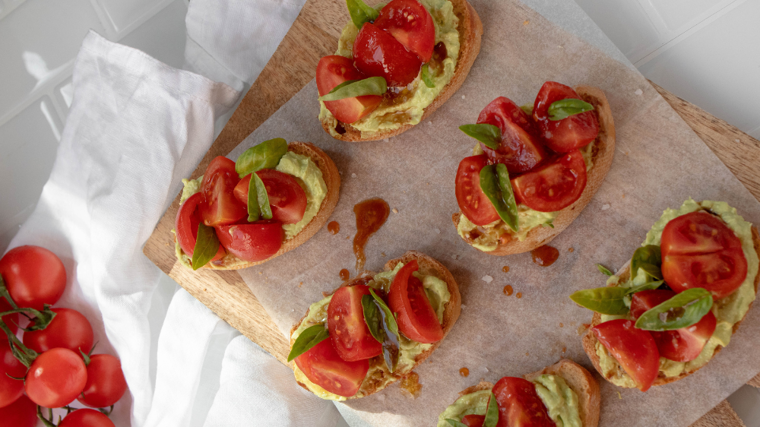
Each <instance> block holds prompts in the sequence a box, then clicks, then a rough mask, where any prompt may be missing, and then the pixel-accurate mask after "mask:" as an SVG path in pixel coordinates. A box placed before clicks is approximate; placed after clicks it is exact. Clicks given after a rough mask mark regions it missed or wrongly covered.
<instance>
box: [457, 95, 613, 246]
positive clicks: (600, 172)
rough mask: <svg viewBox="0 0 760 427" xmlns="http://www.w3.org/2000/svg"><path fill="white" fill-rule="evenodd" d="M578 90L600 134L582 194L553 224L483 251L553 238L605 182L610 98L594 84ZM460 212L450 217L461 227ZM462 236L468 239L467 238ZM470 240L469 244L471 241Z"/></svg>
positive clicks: (609, 143) (610, 134)
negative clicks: (594, 117) (591, 107)
mask: <svg viewBox="0 0 760 427" xmlns="http://www.w3.org/2000/svg"><path fill="white" fill-rule="evenodd" d="M575 91H576V93H578V95H579V96H580V97H581V98H583V100H584V101H586V102H588V103H589V104H591V105H593V106H594V114H596V117H597V120H598V121H599V135H598V136H597V137H596V141H595V143H594V148H593V151H592V153H591V154H592V156H591V158H592V159H593V161H594V166H593V167H592V168H591V170H590V171H588V176H587V181H586V188H585V189H584V190H583V193H582V194H581V197H580V198H579V199H578V200H576V201H575V202H574V203H573V204H572V205H570V206H568V207H566V208H564V209H562V210H561V211H559V213H558V214H557V217H556V218H554V221H553V222H552V224H553V225H554V228H551V227H540V226H539V227H535V228H533V229H532V230H530V231H529V232H528V234H527V236H526V238H525V240H523V241H522V242H521V241H518V240H516V239H512V240H510V241H509V242H506V243H501V242H500V243H499V245H498V246H497V247H496V249H495V250H493V251H481V252H485V253H487V254H489V255H494V256H504V255H512V254H519V253H523V252H528V251H531V250H533V249H535V248H537V247H539V246H543V245H545V244H547V243H549V242H551V241H552V239H554V238H555V237H557V235H559V233H561V232H562V231H563V230H565V229H566V228H567V227H568V226H569V225H570V223H572V222H573V221H574V220H575V218H577V217H578V215H579V214H580V213H581V211H582V210H583V209H584V208H585V207H586V205H587V204H588V203H589V202H590V201H591V199H592V198H593V197H594V194H596V192H597V190H599V187H601V186H602V182H604V178H605V177H606V176H607V172H609V170H610V166H611V165H612V159H613V157H614V154H615V122H614V120H613V119H612V110H610V104H609V102H607V97H606V96H605V95H604V92H602V90H601V89H597V88H595V87H592V86H577V87H576V88H575ZM461 215H462V214H461V212H457V213H455V214H454V215H453V216H452V218H451V219H452V221H453V222H454V226H455V227H459V220H460V218H461ZM460 237H461V236H460ZM463 240H465V242H467V240H466V239H463ZM467 243H468V244H470V242H467ZM476 249H477V248H476ZM478 250H480V249H478Z"/></svg>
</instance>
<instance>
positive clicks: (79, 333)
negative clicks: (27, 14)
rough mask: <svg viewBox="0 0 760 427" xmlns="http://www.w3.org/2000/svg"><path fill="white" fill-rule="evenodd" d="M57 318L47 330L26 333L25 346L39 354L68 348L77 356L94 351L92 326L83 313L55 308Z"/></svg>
mask: <svg viewBox="0 0 760 427" xmlns="http://www.w3.org/2000/svg"><path fill="white" fill-rule="evenodd" d="M53 312H54V313H55V317H54V318H53V321H52V322H50V324H49V325H48V327H47V328H45V329H43V330H41V331H29V332H25V333H24V345H25V346H27V347H29V348H30V349H32V350H34V351H36V352H37V353H42V352H45V351H48V350H50V349H52V348H68V349H69V350H71V351H73V352H74V353H76V354H79V351H80V350H81V351H82V352H83V353H84V354H88V353H89V352H90V350H92V341H93V335H92V326H90V322H88V321H87V318H86V317H84V316H83V315H82V313H80V312H78V311H76V310H72V309H70V308H54V309H53Z"/></svg>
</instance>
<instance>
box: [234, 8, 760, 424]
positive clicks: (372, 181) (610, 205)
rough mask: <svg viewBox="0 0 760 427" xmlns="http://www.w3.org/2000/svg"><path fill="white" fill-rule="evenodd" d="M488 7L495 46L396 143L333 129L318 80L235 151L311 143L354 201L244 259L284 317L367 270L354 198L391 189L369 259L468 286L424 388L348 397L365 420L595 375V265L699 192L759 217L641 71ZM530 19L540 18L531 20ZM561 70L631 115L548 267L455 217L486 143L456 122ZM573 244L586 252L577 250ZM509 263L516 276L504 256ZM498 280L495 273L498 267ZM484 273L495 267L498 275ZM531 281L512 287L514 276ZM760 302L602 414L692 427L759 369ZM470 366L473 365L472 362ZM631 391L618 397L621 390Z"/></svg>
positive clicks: (621, 252)
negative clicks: (685, 367) (720, 339)
mask: <svg viewBox="0 0 760 427" xmlns="http://www.w3.org/2000/svg"><path fill="white" fill-rule="evenodd" d="M471 3H472V5H473V6H474V7H475V9H476V10H477V11H478V13H479V15H480V17H481V19H482V20H483V27H484V35H483V40H482V48H481V52H480V55H479V57H478V59H477V61H476V62H475V64H474V66H473V68H472V71H471V72H470V76H469V78H468V79H467V80H466V81H465V83H464V85H463V86H462V88H461V89H460V90H459V92H457V93H456V94H455V95H454V97H452V99H451V100H449V101H448V102H447V103H446V104H444V105H443V106H442V107H441V108H440V109H439V110H438V111H437V112H436V113H435V114H433V115H432V116H431V118H430V119H429V120H427V121H426V122H423V123H421V124H419V125H418V126H416V127H415V128H413V129H412V130H410V131H408V132H406V133H404V134H402V135H400V136H397V137H394V138H392V139H390V140H389V141H385V142H368V143H347V142H340V141H336V140H334V139H332V138H331V137H330V136H329V135H327V134H326V133H325V132H324V131H323V130H322V128H321V126H320V124H319V121H318V119H317V115H318V112H319V105H318V103H317V101H316V99H317V91H316V86H315V84H314V82H311V83H310V84H309V85H307V86H306V87H304V89H303V90H301V91H300V92H299V93H298V94H297V95H296V96H295V97H293V99H291V100H290V101H289V102H288V103H287V104H285V105H284V106H283V107H282V109H280V110H279V111H278V112H277V113H275V114H274V115H273V116H272V117H271V118H270V119H269V120H267V121H266V122H265V123H264V124H263V125H262V126H261V127H259V128H258V129H257V130H256V131H255V132H254V133H253V134H251V135H250V136H249V137H248V138H246V140H245V141H244V142H243V143H241V145H240V146H239V147H238V148H236V149H235V150H234V151H233V152H232V153H230V155H229V157H230V158H232V159H235V158H237V156H238V155H239V154H240V153H242V151H243V150H245V149H247V148H248V147H250V146H252V145H255V144H257V143H259V142H261V141H264V140H266V139H270V138H274V137H284V138H286V139H287V140H289V141H295V140H300V141H311V142H313V143H315V144H316V145H317V146H319V147H321V148H322V149H323V150H324V151H326V152H327V153H328V154H329V155H330V156H331V157H332V158H333V160H334V161H335V163H336V164H337V166H338V169H339V170H340V171H341V174H342V179H343V182H342V187H341V196H340V202H339V203H338V206H337V208H336V209H335V213H334V214H333V216H332V217H331V220H334V221H338V222H339V223H340V232H339V233H338V234H337V235H332V234H330V233H329V232H328V231H327V230H326V228H325V229H322V230H321V231H319V232H318V233H317V234H316V235H315V236H314V237H313V238H312V239H311V240H309V241H308V242H306V243H305V244H303V245H302V246H301V247H299V248H297V249H296V250H294V251H291V252H290V253H288V254H285V255H283V256H281V257H279V258H276V259H274V260H272V261H270V262H267V263H265V264H263V265H261V266H257V267H253V268H249V269H246V270H242V271H241V272H240V273H241V276H242V277H243V279H244V280H245V281H246V283H248V285H249V286H250V288H251V290H252V291H253V292H254V294H255V295H256V297H257V298H258V299H259V301H261V303H262V305H263V306H264V307H265V308H266V310H267V311H268V313H269V314H270V315H271V316H272V318H273V319H274V321H275V323H276V324H277V325H278V326H279V328H280V329H281V330H282V331H283V333H284V334H287V333H288V331H289V330H290V328H291V327H292V326H293V324H294V323H295V322H297V321H298V320H299V319H300V318H301V317H302V316H303V314H304V313H305V312H306V310H307V308H308V306H309V304H311V303H313V302H315V301H318V300H319V299H321V298H322V292H323V291H324V292H329V291H332V290H333V289H334V288H336V287H337V286H339V284H340V279H339V277H338V272H339V271H340V269H342V268H348V269H349V270H350V271H352V275H353V274H355V272H353V266H354V262H355V259H354V255H353V252H352V239H353V236H354V234H355V231H356V228H355V220H354V214H353V211H352V208H353V206H354V204H356V203H358V202H359V201H361V200H364V199H367V198H370V197H381V198H383V199H385V200H386V201H387V202H388V203H389V204H390V206H391V208H395V209H396V210H398V213H391V215H390V218H389V219H388V221H387V223H386V224H385V225H384V226H383V227H382V228H381V229H380V230H379V231H378V232H377V234H375V235H374V236H373V237H372V238H371V239H370V241H369V244H368V245H367V248H366V253H367V265H366V267H367V269H368V270H371V271H381V270H382V268H383V265H384V264H385V262H386V261H388V260H389V259H391V258H395V257H398V256H400V255H402V254H403V253H404V252H405V251H407V250H411V249H414V250H419V251H422V252H424V253H427V254H428V255H431V256H433V257H435V258H436V259H438V260H439V261H441V262H442V263H444V264H445V265H446V266H447V267H448V268H449V270H451V272H452V273H453V274H454V277H455V278H456V280H457V282H458V283H459V286H460V291H461V293H462V302H463V304H462V314H461V316H460V318H459V321H458V322H457V324H456V325H455V326H454V328H453V330H452V331H451V333H450V334H449V335H448V337H447V338H446V339H445V340H444V342H443V343H442V344H441V346H440V347H439V348H438V350H437V351H436V352H435V353H433V355H432V356H431V357H430V358H429V359H428V361H429V363H427V362H426V363H424V364H423V365H422V366H420V367H418V368H417V369H416V372H417V373H418V374H419V375H420V381H421V383H422V385H423V389H422V392H421V395H420V396H419V397H418V398H417V399H415V400H412V399H411V398H408V397H406V396H405V395H403V394H402V393H401V391H400V389H399V387H398V385H392V386H390V387H388V388H387V389H386V390H384V391H382V392H380V393H377V394H375V395H373V396H370V397H368V398H364V399H359V400H355V401H350V402H349V403H347V404H339V405H338V406H339V409H341V411H342V412H343V413H344V414H346V415H347V416H348V418H349V419H351V422H352V424H355V425H364V424H366V425H383V426H385V425H398V426H420V425H435V422H436V420H437V416H438V414H439V413H440V412H441V411H443V410H444V408H446V406H448V405H449V404H450V403H452V402H453V401H454V400H455V399H456V398H457V394H458V392H459V391H461V390H462V389H464V388H466V387H468V386H471V385H473V384H476V383H477V382H478V381H479V380H480V379H482V378H483V379H486V380H488V381H491V382H495V381H497V380H498V379H499V378H501V377H502V376H505V375H510V376H521V375H523V374H526V373H529V372H533V371H536V370H538V369H541V368H543V367H544V366H547V365H550V364H552V363H554V362H556V361H557V360H558V359H559V358H561V357H566V358H570V359H573V360H575V361H577V362H579V363H581V364H583V365H584V366H586V367H587V368H589V369H590V370H592V372H593V368H592V367H591V364H590V362H589V361H588V358H587V357H586V355H585V353H583V350H582V348H581V342H580V337H579V335H578V328H579V326H580V325H581V324H582V323H584V322H586V323H587V322H589V321H590V319H591V312H590V311H588V310H586V309H583V308H580V307H578V306H576V305H575V304H574V303H573V302H572V301H570V300H569V298H568V295H570V294H571V293H572V292H574V291H576V290H578V289H583V288H591V287H599V286H603V285H604V281H605V278H606V277H605V276H603V275H602V274H600V273H599V272H598V271H597V270H596V267H595V264H596V263H602V264H604V265H606V266H608V267H611V268H613V269H617V268H618V267H620V266H622V265H623V264H624V263H625V262H626V261H627V260H628V259H629V258H630V256H631V255H632V253H633V251H634V250H635V248H636V247H637V246H639V245H640V244H641V242H642V241H643V239H644V237H645V234H646V232H647V230H648V229H649V228H650V227H651V225H652V224H653V223H654V222H655V221H656V220H657V219H658V218H659V216H660V214H661V213H662V211H663V210H664V209H665V208H667V207H678V206H680V205H681V203H682V202H683V200H685V199H686V198H687V197H689V196H691V197H693V198H694V199H696V200H702V199H712V200H725V201H727V202H729V203H730V204H731V205H732V206H734V207H736V208H737V209H738V210H739V212H740V213H741V214H742V215H743V216H744V217H745V219H747V220H749V221H751V222H753V223H755V224H760V204H758V202H757V200H755V199H754V198H753V197H752V195H751V194H750V193H749V192H748V191H747V189H746V188H744V187H743V186H742V184H741V183H740V182H739V181H738V180H737V179H736V178H735V177H734V176H733V175H732V174H731V173H730V172H729V170H728V169H727V168H726V167H725V166H724V165H723V164H722V163H721V162H720V161H719V160H718V158H717V157H715V155H714V154H713V153H712V152H711V151H710V149H709V148H708V147H707V146H706V145H705V144H704V143H703V142H702V141H701V140H700V139H699V138H698V137H697V136H696V135H695V134H694V133H693V131H692V130H691V129H690V128H689V127H688V126H687V125H686V124H685V123H684V122H683V121H682V120H681V118H680V117H679V116H678V115H677V114H676V113H675V111H673V110H672V109H671V108H670V106H669V105H668V104H667V103H666V102H665V101H664V100H663V99H662V98H661V97H660V96H659V95H658V94H657V92H656V91H655V90H654V89H653V88H652V87H651V86H650V85H649V84H648V83H647V81H646V80H645V79H644V78H643V77H642V76H641V75H640V74H638V73H637V72H636V71H634V70H631V69H629V68H628V67H627V66H626V65H623V64H621V63H620V62H618V61H615V60H613V59H611V58H609V57H608V56H606V55H604V54H603V53H602V52H600V51H599V50H597V49H596V48H594V47H591V46H590V45H588V44H587V43H585V42H583V41H581V40H580V39H578V38H577V37H575V36H573V35H571V34H569V33H567V32H565V31H564V30H562V29H560V28H558V27H557V26H555V25H553V24H552V23H550V22H548V21H547V20H545V19H544V18H542V17H541V16H540V15H539V14H537V13H536V12H535V11H533V10H531V9H530V8H528V7H526V6H524V5H522V4H521V3H518V2H513V1H498V2H494V1H487V0H481V1H477V0H473V1H472V2H471ZM526 21H528V23H527V24H526ZM546 80H556V81H560V82H563V83H565V84H569V85H571V86H575V85H579V84H585V85H592V86H596V87H599V88H601V89H602V90H604V92H605V93H606V95H607V98H608V99H609V101H610V104H611V106H612V111H613V115H614V119H615V124H616V128H617V149H616V152H615V160H614V162H613V165H612V169H611V171H610V173H609V175H608V176H607V179H606V181H605V183H604V184H603V185H602V187H601V188H600V190H599V192H598V193H597V194H596V196H595V197H594V199H593V200H592V201H591V202H590V203H589V205H588V206H587V207H586V209H585V210H584V211H583V213H582V214H581V215H580V216H579V218H578V219H576V220H575V222H574V223H573V224H572V225H571V226H570V227H569V228H568V229H567V230H565V231H564V232H563V233H562V234H560V235H559V236H558V237H557V238H556V239H555V240H554V241H553V242H552V243H551V245H552V246H554V247H556V248H558V249H559V251H560V257H559V259H558V260H557V262H556V263H555V264H554V265H552V266H551V267H548V268H543V267H539V266H537V265H535V264H533V263H532V261H531V256H530V254H528V253H526V254H520V255H513V256H508V257H493V256H490V255H486V254H483V253H481V252H479V251H477V250H475V249H473V248H471V247H470V246H468V245H467V244H466V243H464V242H463V241H462V240H461V239H460V238H459V236H458V235H457V234H456V230H455V228H454V226H453V224H452V222H451V214H452V213H454V212H457V211H458V207H457V203H456V198H455V196H454V176H455V173H456V169H457V165H458V163H459V161H460V160H461V159H462V158H463V157H465V156H468V155H470V153H471V150H472V147H473V145H474V140H472V139H470V138H468V137H467V136H465V135H464V134H462V133H461V132H460V131H459V130H458V129H457V126H459V125H461V124H465V123H474V122H475V120H476V118H477V116H478V113H479V112H480V110H481V109H482V108H483V107H484V106H485V105H486V104H487V103H488V102H490V101H491V100H493V99H494V98H495V97H496V96H499V95H503V96H507V97H509V98H511V99H512V100H514V101H515V102H516V103H517V104H518V105H521V104H525V103H532V102H533V100H534V98H535V95H536V93H537V92H538V89H539V88H540V86H541V85H542V83H543V82H544V81H546ZM569 248H573V249H574V250H573V252H569V251H568V249H569ZM504 266H509V267H510V271H509V272H508V273H503V272H502V267H504ZM489 278H490V279H492V280H488V279H489ZM484 279H485V280H484ZM508 284H509V285H512V286H513V287H514V290H515V294H516V293H517V292H520V293H522V298H520V299H518V298H516V296H515V295H514V294H513V295H512V296H506V295H504V294H503V293H502V289H503V287H504V286H505V285H508ZM759 334H760V315H759V313H758V309H757V307H753V309H752V310H750V312H749V314H748V316H747V318H746V320H745V321H744V323H743V324H742V325H741V328H740V330H739V332H738V333H737V334H736V335H735V336H734V337H733V339H732V341H731V344H730V345H729V346H728V347H727V348H726V349H725V350H723V351H722V352H721V353H720V354H719V355H718V356H717V357H716V358H715V360H713V361H711V362H710V363H709V364H708V365H707V366H706V367H705V368H703V369H702V370H700V371H699V372H698V373H696V374H694V375H692V376H691V377H689V378H687V379H685V380H682V381H679V382H677V383H674V384H670V385H667V386H662V387H655V388H652V389H651V390H649V391H648V392H647V393H641V392H639V391H638V390H628V389H622V388H618V387H615V386H613V385H611V384H609V383H608V382H606V381H604V380H603V379H601V377H599V376H597V378H598V379H599V382H600V385H601V388H602V417H601V425H616V426H634V425H648V426H671V425H672V426H687V425H690V424H691V423H693V422H694V421H696V420H697V419H698V418H700V417H701V416H702V415H703V414H704V413H706V412H707V411H708V410H709V409H710V408H712V407H714V406H715V405H717V404H718V403H719V402H720V401H722V400H723V399H725V398H726V397H727V396H728V395H729V394H731V393H732V392H733V391H735V390H736V389H737V388H739V387H740V386H741V385H742V384H744V383H745V382H746V381H747V380H749V379H750V378H752V377H753V376H754V375H755V374H756V373H757V372H758V371H760V358H758V357H757V354H758V351H760V342H758V340H757V338H756V337H757V336H758V335H759ZM462 367H467V368H469V370H470V375H469V377H467V378H464V377H461V376H460V375H459V369H460V368H462ZM618 392H619V394H618Z"/></svg>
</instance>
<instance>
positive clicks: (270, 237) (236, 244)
mask: <svg viewBox="0 0 760 427" xmlns="http://www.w3.org/2000/svg"><path fill="white" fill-rule="evenodd" d="M216 236H217V237H219V241H220V242H221V243H222V246H224V247H225V248H226V249H227V250H228V251H229V252H230V253H231V254H233V255H235V256H236V257H238V258H240V259H242V260H244V261H252V262H254V261H262V260H265V259H267V258H269V257H271V256H272V255H274V254H276V253H277V251H279V250H280V248H281V247H282V241H283V239H284V238H285V232H284V231H283V230H282V224H281V223H280V222H279V221H273V220H263V221H256V222H252V223H250V224H235V225H222V226H219V227H216Z"/></svg>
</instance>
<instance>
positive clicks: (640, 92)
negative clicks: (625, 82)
mask: <svg viewBox="0 0 760 427" xmlns="http://www.w3.org/2000/svg"><path fill="white" fill-rule="evenodd" d="M633 93H635V94H636V95H639V96H641V94H643V93H644V91H643V90H641V89H636V92H633Z"/></svg>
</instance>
